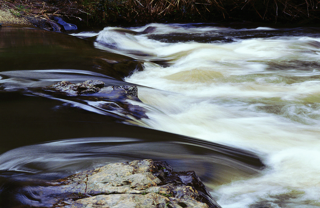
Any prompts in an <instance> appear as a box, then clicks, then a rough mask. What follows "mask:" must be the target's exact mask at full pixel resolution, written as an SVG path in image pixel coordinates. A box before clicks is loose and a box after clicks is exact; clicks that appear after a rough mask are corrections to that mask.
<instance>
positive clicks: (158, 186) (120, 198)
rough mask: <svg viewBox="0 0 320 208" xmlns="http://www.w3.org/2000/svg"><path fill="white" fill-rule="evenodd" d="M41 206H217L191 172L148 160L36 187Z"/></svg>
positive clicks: (100, 168)
mask: <svg viewBox="0 0 320 208" xmlns="http://www.w3.org/2000/svg"><path fill="white" fill-rule="evenodd" d="M33 193H37V194H39V197H40V198H41V199H42V201H45V203H42V202H39V204H37V206H43V207H50V206H51V207H52V206H53V207H70V208H74V207H141V208H144V207H145V208H151V207H155V208H156V207H176V208H178V207H198V208H208V207H210V208H219V207H220V206H219V205H218V204H217V203H216V202H215V201H214V200H213V199H212V197H211V196H210V194H209V192H208V191H207V190H206V188H205V186H204V185H203V183H202V182H201V180H200V179H199V177H197V176H196V174H195V173H194V172H193V171H188V172H173V170H172V168H171V167H170V166H169V165H168V164H167V163H166V162H155V161H153V160H151V159H145V160H135V161H132V162H126V163H113V164H108V165H105V166H102V167H99V168H96V169H94V170H90V171H84V172H80V173H78V174H75V175H71V176H69V177H67V178H64V179H60V180H57V181H53V182H51V184H50V185H48V186H44V187H40V188H39V187H38V188H37V189H36V190H33Z"/></svg>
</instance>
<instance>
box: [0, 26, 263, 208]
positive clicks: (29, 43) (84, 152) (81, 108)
mask: <svg viewBox="0 0 320 208" xmlns="http://www.w3.org/2000/svg"><path fill="white" fill-rule="evenodd" d="M141 63H142V60H135V59H133V58H130V57H126V56H123V55H117V54H114V53H111V52H106V51H103V50H99V49H96V48H95V47H94V46H93V42H92V41H89V40H82V39H79V38H76V37H72V36H68V35H66V34H59V33H50V32H46V31H42V30H38V29H34V28H15V27H2V28H0V119H1V120H0V138H1V140H0V142H1V143H0V153H1V155H0V206H1V207H16V206H19V205H28V204H29V205H31V204H32V201H34V200H39V199H35V198H34V197H33V196H32V194H31V193H30V191H28V190H31V189H30V188H31V187H34V186H37V185H39V183H40V182H43V181H46V180H51V179H57V178H62V177H65V176H67V175H70V174H73V173H75V172H77V171H80V170H84V169H87V168H92V167H95V166H99V165H103V164H106V163H108V162H118V161H127V160H132V159H143V158H152V159H156V160H166V161H167V162H168V163H169V164H171V165H172V166H173V167H174V169H175V170H196V172H197V174H198V175H199V176H200V177H201V179H202V180H204V181H205V182H206V184H207V185H209V186H210V187H214V186H216V185H218V184H221V183H226V182H229V181H231V180H233V179H234V178H246V177H252V175H255V174H259V171H260V170H261V169H262V168H263V164H262V163H261V161H260V160H259V159H258V158H257V157H256V156H255V155H254V154H252V153H250V152H248V151H243V150H239V149H235V148H231V147H227V146H223V145H219V144H215V143H212V142H208V141H203V140H198V139H195V138H190V137H185V136H180V135H176V134H171V133H166V132H161V131H157V130H152V129H151V128H148V125H147V124H146V123H144V122H143V121H142V120H140V119H137V118H134V117H132V116H130V115H123V114H119V113H118V112H116V111H112V110H110V111H107V110H101V109H99V108H97V107H96V106H95V105H94V104H92V103H91V102H89V101H88V100H86V99H84V98H82V97H68V96H56V95H52V94H50V93H47V92H46V91H44V90H43V88H44V87H46V86H49V85H52V84H54V83H56V82H58V81H63V80H66V81H71V82H83V81H85V80H88V79H93V80H102V81H104V82H105V83H106V84H107V85H123V84H128V83H125V82H124V81H123V78H124V77H125V76H128V75H129V74H131V73H132V71H134V70H141V69H142V67H141ZM110 102H114V103H116V104H119V103H120V102H121V101H117V100H112V101H110ZM137 124H138V125H137ZM142 126H144V127H142Z"/></svg>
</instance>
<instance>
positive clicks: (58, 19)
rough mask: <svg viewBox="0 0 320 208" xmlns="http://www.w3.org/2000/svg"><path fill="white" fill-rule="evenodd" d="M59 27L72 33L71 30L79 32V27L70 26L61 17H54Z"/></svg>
mask: <svg viewBox="0 0 320 208" xmlns="http://www.w3.org/2000/svg"><path fill="white" fill-rule="evenodd" d="M53 19H54V20H55V21H56V22H57V23H58V24H59V25H61V26H63V28H64V30H65V31H70V30H77V29H78V27H77V25H74V24H70V23H67V22H65V21H64V20H63V19H62V18H60V17H54V18H53Z"/></svg>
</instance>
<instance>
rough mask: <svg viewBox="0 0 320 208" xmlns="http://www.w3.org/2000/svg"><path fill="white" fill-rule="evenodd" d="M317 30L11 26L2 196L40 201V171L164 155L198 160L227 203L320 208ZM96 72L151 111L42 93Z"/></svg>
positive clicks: (186, 164) (8, 200)
mask: <svg viewBox="0 0 320 208" xmlns="http://www.w3.org/2000/svg"><path fill="white" fill-rule="evenodd" d="M319 32H320V28H317V27H291V28H289V27H288V28H274V27H266V26H263V27H261V26H254V25H237V24H235V25H232V24H231V25H218V24H149V25H145V26H141V27H131V28H120V27H106V28H104V29H103V30H99V31H92V32H80V33H72V34H69V35H66V34H58V33H50V32H46V31H41V30H37V29H32V28H10V27H4V28H1V29H0V63H1V65H0V90H1V92H0V99H1V102H0V116H1V127H0V128H1V129H0V130H1V147H0V150H1V153H2V155H0V171H1V172H0V176H1V181H0V182H1V183H2V184H3V185H2V186H1V194H0V197H1V202H0V203H1V204H2V206H4V204H5V205H8V206H7V207H14V206H18V205H20V204H28V205H34V206H36V205H37V206H38V205H39V206H40V205H43V204H41V203H42V202H41V199H39V196H35V194H34V193H33V192H32V190H33V188H34V187H35V186H36V185H35V184H34V183H35V181H44V180H50V179H56V178H61V177H64V176H67V175H70V174H72V173H75V172H77V171H79V170H83V169H86V168H91V167H95V166H99V165H101V164H105V163H108V162H114V161H126V160H131V159H141V158H153V159H161V160H166V161H167V162H168V163H169V164H171V165H172V166H173V167H174V168H175V170H195V171H196V172H197V174H198V175H199V176H200V177H201V179H202V180H203V181H204V182H205V184H206V185H207V186H208V187H209V188H210V189H211V190H212V192H211V193H212V195H213V197H214V198H215V199H216V200H217V202H218V203H219V204H220V205H221V206H222V207H223V208H245V207H248V208H262V207H272V208H273V207H274V208H277V207H299V208H300V207H308V208H309V207H319V206H320V200H319V198H320V188H319V183H320V176H319V172H320V168H319V167H318V164H319V162H320V159H319V158H320V136H319V135H320V128H319V126H320V79H319V78H320V61H319V58H320V35H319V34H320V33H319ZM140 64H142V65H140ZM88 79H98V80H102V81H104V82H105V83H108V84H109V85H124V84H127V83H131V84H135V85H137V86H138V95H139V99H140V100H141V101H142V102H134V101H132V102H134V104H135V105H139V106H141V107H142V108H144V109H146V115H147V118H137V117H135V116H132V115H130V113H129V114H128V113H123V110H122V111H119V110H109V111H107V110H103V109H100V108H99V104H101V102H113V103H115V104H117V105H118V106H119V104H120V102H121V101H117V100H112V101H110V100H108V101H107V100H102V101H101V100H100V101H94V100H93V101H92V100H88V99H87V98H74V97H68V96H60V95H59V96H56V95H52V94H50V93H48V92H47V91H44V90H43V88H44V87H46V86H49V85H51V84H54V83H56V82H58V81H62V80H67V81H71V82H83V81H85V80H88ZM120 106H121V104H120ZM258 158H260V160H261V161H262V163H263V164H264V165H262V164H261V163H260V160H259V159H258ZM39 201H40V202H39Z"/></svg>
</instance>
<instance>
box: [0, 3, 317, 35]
mask: <svg viewBox="0 0 320 208" xmlns="http://www.w3.org/2000/svg"><path fill="white" fill-rule="evenodd" d="M231 1H232V0H228V1H227V2H226V3H225V4H224V6H225V7H224V8H223V9H222V8H221V9H222V10H223V11H224V12H225V13H226V14H227V13H228V16H226V15H225V14H224V13H221V11H222V10H221V11H220V13H221V14H219V13H215V12H216V11H215V10H217V11H218V8H217V7H214V5H212V4H211V5H208V6H207V7H204V8H202V9H203V10H200V7H199V9H197V8H198V7H195V8H194V9H197V12H194V11H193V9H192V8H188V9H186V10H185V11H181V10H182V8H184V7H186V8H187V6H190V4H191V3H187V2H184V4H185V5H174V3H175V2H174V3H173V4H172V6H171V7H173V8H171V7H170V6H168V7H167V8H168V9H166V10H162V12H159V13H155V11H153V10H151V9H150V8H148V7H147V6H146V5H147V3H148V2H147V0H145V1H141V2H142V3H143V4H146V5H142V4H141V5H132V6H133V7H132V8H129V6H130V2H131V1H118V0H116V1H114V2H113V3H106V1H103V2H104V3H101V4H97V2H95V1H82V0H79V1H78V2H77V1H73V0H70V1H64V0H61V1H57V2H55V1H50V0H32V1H29V2H27V3H26V2H24V3H23V2H22V1H16V0H11V1H8V0H0V5H1V6H0V25H2V26H32V25H33V26H35V27H38V28H41V29H45V30H48V31H55V32H66V31H68V29H66V28H64V26H63V25H61V24H59V22H58V20H57V18H60V19H62V20H63V21H65V22H66V23H67V24H71V25H76V26H77V27H78V31H84V30H90V29H91V30H92V29H96V28H101V27H105V26H107V25H108V26H122V27H123V26H124V27H125V26H139V25H146V24H148V23H212V22H214V23H217V24H220V25H232V26H235V27H237V25H262V26H263V25H266V26H271V27H286V26H288V27H292V26H314V25H317V21H318V19H319V18H318V17H317V14H320V9H318V8H317V7H315V8H314V9H313V10H310V11H309V10H308V12H310V15H309V13H308V14H307V13H304V11H302V10H299V12H300V16H297V17H295V18H291V19H286V17H285V16H283V15H284V14H283V13H285V10H283V11H282V12H279V16H277V17H273V16H272V14H271V13H270V12H269V13H265V15H264V16H265V17H263V18H261V15H257V14H260V13H261V11H260V10H259V11H260V12H259V11H258V10H256V11H252V8H251V7H252V6H253V7H254V5H251V7H250V6H249V5H246V7H243V11H242V9H241V10H239V8H238V7H239V5H238V6H236V9H235V10H237V11H232V10H230V11H229V10H228V9H227V8H229V6H230V5H229V4H230V2H231ZM85 2H86V3H85ZM149 3H150V4H151V3H152V2H149ZM149 6H150V5H149ZM162 6H163V5H162ZM174 6H175V7H174ZM191 6H192V5H191ZM193 6H194V5H193ZM216 6H217V5H216ZM260 6H261V5H260ZM309 6H310V5H309ZM180 7H181V8H180ZM209 8H210V9H211V10H209ZM159 9H160V8H158V10H159ZM212 9H215V10H212ZM256 9H257V8H256ZM171 10H172V11H171ZM247 10H248V11H247ZM209 11H210V12H209ZM250 11H251V13H250ZM134 12H135V14H134ZM248 12H249V13H248ZM296 12H298V10H297V11H296ZM280 13H281V14H280ZM250 15H251V16H250ZM274 18H275V19H274Z"/></svg>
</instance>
